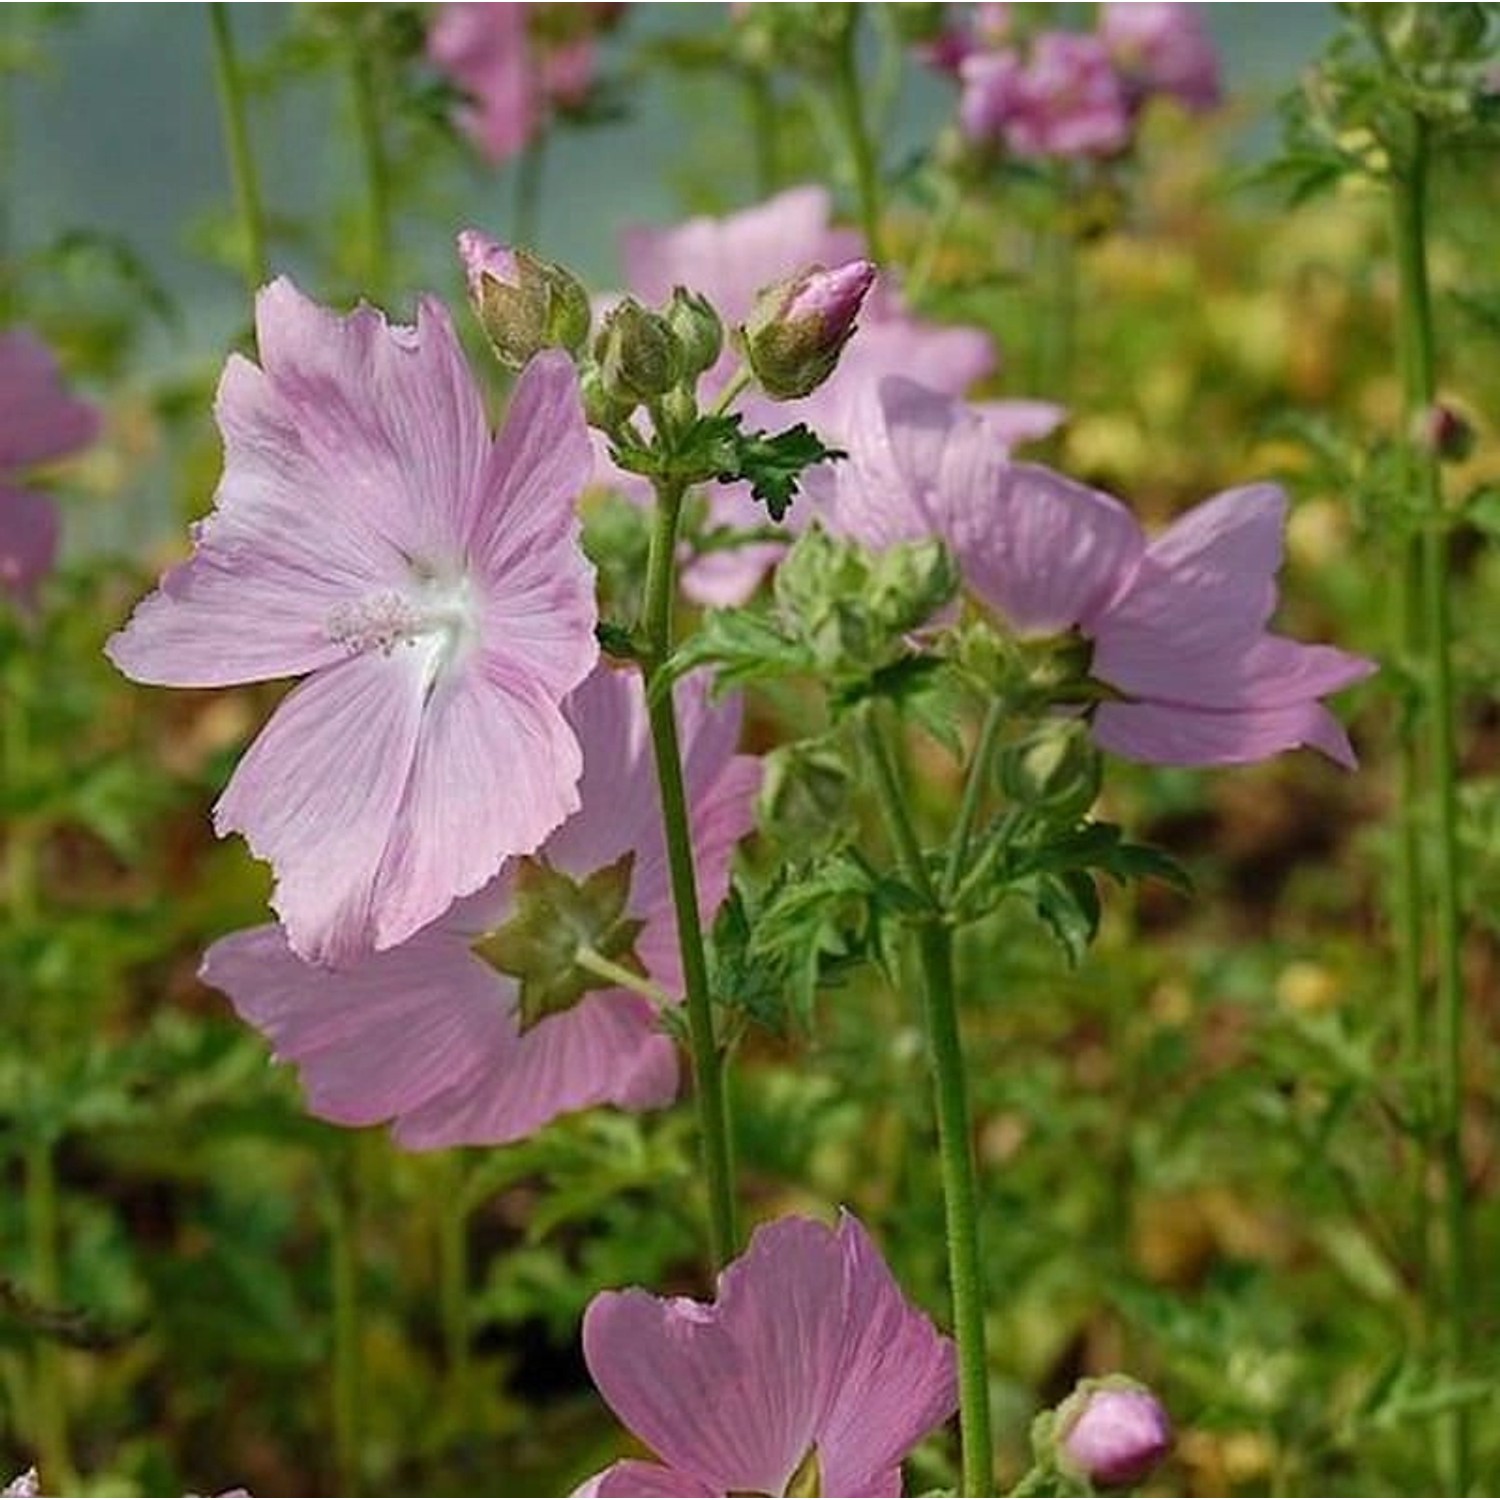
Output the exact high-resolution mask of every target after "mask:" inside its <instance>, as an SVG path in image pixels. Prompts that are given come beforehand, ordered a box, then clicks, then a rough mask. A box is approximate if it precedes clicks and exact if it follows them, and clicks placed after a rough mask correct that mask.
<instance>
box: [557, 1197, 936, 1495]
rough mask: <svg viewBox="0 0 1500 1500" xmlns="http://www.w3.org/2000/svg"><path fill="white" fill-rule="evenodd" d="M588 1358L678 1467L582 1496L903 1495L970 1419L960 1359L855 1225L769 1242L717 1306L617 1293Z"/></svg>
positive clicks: (595, 1314)
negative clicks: (905, 1483) (960, 1421)
mask: <svg viewBox="0 0 1500 1500" xmlns="http://www.w3.org/2000/svg"><path fill="white" fill-rule="evenodd" d="M583 1353H584V1358H585V1359H586V1360H587V1361H588V1366H589V1371H590V1373H591V1374H592V1375H593V1377H594V1383H595V1384H596V1385H597V1386H598V1387H599V1390H600V1393H601V1394H602V1395H603V1397H604V1399H605V1400H606V1401H607V1402H608V1403H609V1404H610V1406H611V1407H613V1408H614V1411H615V1414H616V1415H617V1416H618V1417H619V1418H620V1420H621V1421H622V1422H624V1423H625V1425H626V1426H627V1427H628V1428H629V1429H630V1430H631V1431H632V1432H633V1433H634V1434H635V1435H636V1437H638V1438H640V1439H641V1441H642V1442H644V1443H647V1444H648V1445H649V1446H650V1447H651V1448H653V1449H654V1450H655V1451H656V1453H657V1454H658V1455H659V1456H660V1457H661V1458H662V1459H663V1460H664V1465H663V1464H652V1463H642V1462H639V1461H636V1460H626V1461H625V1462H623V1463H617V1464H614V1465H612V1466H611V1467H610V1468H608V1469H606V1470H604V1472H603V1473H602V1474H598V1475H595V1476H594V1478H592V1479H591V1480H589V1481H588V1482H587V1483H586V1484H585V1485H583V1486H582V1487H581V1488H580V1489H579V1490H578V1493H579V1494H581V1495H785V1494H787V1493H788V1492H789V1491H788V1485H789V1484H790V1483H791V1481H792V1480H793V1478H794V1476H795V1477H796V1479H797V1480H798V1481H799V1488H797V1489H796V1490H795V1491H792V1493H796V1494H816V1495H899V1494H900V1493H901V1460H902V1459H903V1458H905V1457H906V1455H907V1454H908V1453H909V1452H910V1451H911V1450H912V1448H914V1447H915V1446H916V1444H917V1443H918V1441H919V1440H920V1439H921V1438H922V1437H923V1436H924V1435H925V1434H926V1433H928V1432H930V1431H931V1430H932V1428H934V1427H935V1426H937V1425H938V1423H940V1422H944V1421H946V1420H947V1419H948V1417H950V1416H951V1415H952V1413H953V1411H954V1409H955V1407H956V1406H957V1394H956V1384H955V1371H954V1357H953V1346H952V1344H951V1343H950V1342H949V1341H948V1340H947V1339H945V1338H943V1337H941V1336H940V1335H939V1334H938V1333H937V1332H936V1331H935V1330H934V1328H933V1326H932V1324H931V1323H930V1322H929V1321H928V1320H927V1319H926V1318H925V1317H924V1316H923V1315H922V1314H921V1313H919V1312H917V1311H916V1310H915V1309H914V1308H912V1307H911V1306H910V1305H909V1304H908V1303H907V1302H906V1300H905V1299H904V1298H903V1297H902V1295H901V1290H900V1288H899V1287H898V1286H897V1285H896V1282H895V1280H894V1279H893V1278H892V1276H891V1273H890V1271H889V1270H888V1269H887V1267H886V1265H885V1262H884V1261H883V1260H882V1259H881V1257H880V1252H879V1251H878V1250H877V1249H876V1248H875V1245H874V1243H873V1241H872V1240H871V1239H870V1237H869V1235H868V1234H867V1233H866V1231H865V1229H864V1227H863V1226H862V1225H861V1224H860V1222H859V1220H858V1219H856V1218H854V1217H853V1216H852V1215H850V1214H847V1213H845V1214H842V1215H840V1217H839V1225H838V1229H837V1230H836V1231H835V1230H831V1229H828V1228H826V1227H825V1226H824V1225H822V1224H818V1223H815V1222H814V1221H813V1220H811V1219H800V1218H787V1219H779V1220H777V1221H776V1222H775V1223H774V1224H769V1225H766V1226H764V1227H762V1228H761V1229H759V1230H757V1231H756V1234H755V1236H754V1238H753V1239H752V1240H751V1242H750V1248H749V1249H748V1250H746V1252H745V1253H744V1254H743V1255H742V1256H741V1257H740V1258H739V1259H738V1260H737V1261H735V1263H734V1264H733V1265H731V1266H730V1267H729V1268H728V1270H726V1271H725V1272H724V1274H723V1275H722V1276H720V1278H719V1286H718V1297H717V1298H716V1299H715V1301H713V1302H712V1303H708V1304H705V1303H702V1302H694V1301H691V1300H689V1299H688V1298H686V1297H653V1296H651V1295H650V1294H649V1293H647V1292H643V1291H639V1290H635V1289H632V1290H630V1291H626V1292H601V1293H600V1294H599V1295H598V1296H597V1297H595V1298H594V1300H593V1301H592V1302H591V1303H590V1304H589V1308H588V1311H587V1312H586V1313H585V1314H584V1319H583ZM806 1478H811V1479H812V1481H813V1485H812V1487H811V1488H809V1489H803V1488H801V1487H800V1483H801V1481H802V1480H804V1479H806Z"/></svg>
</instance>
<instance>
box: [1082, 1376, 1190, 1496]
mask: <svg viewBox="0 0 1500 1500" xmlns="http://www.w3.org/2000/svg"><path fill="white" fill-rule="evenodd" d="M1056 1434H1057V1448H1058V1453H1059V1456H1060V1457H1061V1458H1062V1461H1063V1463H1064V1465H1065V1466H1066V1467H1067V1468H1068V1469H1070V1470H1071V1471H1072V1472H1073V1473H1074V1474H1076V1475H1078V1476H1079V1477H1080V1478H1082V1479H1084V1480H1085V1481H1087V1482H1088V1483H1089V1484H1090V1485H1103V1486H1106V1487H1109V1488H1114V1487H1117V1486H1121V1485H1131V1484H1138V1483H1139V1482H1140V1481H1141V1480H1142V1479H1144V1478H1145V1477H1146V1475H1148V1474H1149V1473H1150V1472H1151V1471H1152V1469H1154V1468H1155V1467H1156V1466H1157V1464H1159V1463H1160V1462H1161V1461H1162V1459H1164V1458H1165V1457H1166V1456H1167V1454H1168V1453H1170V1452H1171V1450H1172V1423H1171V1420H1170V1419H1169V1418H1168V1416H1167V1413H1166V1409H1165V1408H1164V1407H1163V1406H1162V1404H1161V1402H1160V1401H1158V1400H1157V1399H1156V1397H1155V1396H1153V1395H1152V1394H1151V1392H1150V1391H1149V1390H1147V1389H1146V1387H1145V1386H1143V1385H1137V1384H1136V1382H1135V1381H1133V1380H1127V1379H1125V1378H1124V1377H1123V1376H1119V1375H1115V1376H1110V1377H1109V1378H1107V1379H1105V1380H1088V1381H1085V1382H1084V1383H1083V1384H1082V1385H1080V1386H1079V1388H1078V1389H1077V1390H1076V1391H1074V1393H1073V1394H1072V1395H1071V1396H1069V1397H1068V1399H1067V1400H1066V1401H1065V1402H1063V1404H1062V1405H1061V1406H1060V1407H1059V1408H1058V1411H1057V1425H1056Z"/></svg>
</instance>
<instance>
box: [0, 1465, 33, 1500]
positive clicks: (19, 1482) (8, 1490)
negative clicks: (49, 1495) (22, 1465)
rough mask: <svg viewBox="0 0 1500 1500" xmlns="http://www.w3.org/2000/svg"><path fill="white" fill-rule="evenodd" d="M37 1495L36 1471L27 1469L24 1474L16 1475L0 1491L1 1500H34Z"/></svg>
mask: <svg viewBox="0 0 1500 1500" xmlns="http://www.w3.org/2000/svg"><path fill="white" fill-rule="evenodd" d="M39 1493H40V1491H39V1489H38V1480H37V1473H36V1470H35V1469H27V1471H26V1472H25V1473H24V1474H17V1475H16V1477H15V1478H14V1479H12V1480H11V1482H10V1483H9V1484H8V1485H6V1486H5V1488H4V1489H3V1490H0V1497H3V1500H36V1496H37V1495H38V1494H39Z"/></svg>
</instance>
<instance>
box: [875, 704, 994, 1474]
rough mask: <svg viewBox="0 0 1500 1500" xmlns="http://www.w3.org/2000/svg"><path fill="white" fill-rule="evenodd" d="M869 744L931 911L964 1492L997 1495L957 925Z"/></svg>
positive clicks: (889, 817) (927, 986)
mask: <svg viewBox="0 0 1500 1500" xmlns="http://www.w3.org/2000/svg"><path fill="white" fill-rule="evenodd" d="M865 733H866V743H867V746H868V749H869V755H870V763H871V765H872V766H873V768H874V771H875V784H876V787H877V789H878V791H879V794H880V802H881V807H882V809H883V811H884V814H885V820H886V826H887V828H888V829H889V831H890V836H891V842H892V843H893V844H894V845H895V848H896V855H897V858H898V859H899V861H900V864H901V868H902V871H903V873H904V874H905V876H906V879H907V881H908V882H909V883H910V884H911V885H912V886H913V888H914V889H915V890H916V891H917V892H918V893H919V894H920V895H922V896H923V897H925V898H926V899H927V901H928V902H929V903H930V905H931V914H930V915H929V916H928V917H927V918H926V920H924V921H923V922H921V923H920V925H919V926H918V928H917V956H918V958H919V959H920V961H921V966H922V991H923V1004H924V1011H925V1019H926V1023H927V1049H928V1056H929V1058H930V1060H931V1063H932V1082H933V1093H934V1100H935V1105H936V1112H937V1125H938V1158H939V1166H940V1170H941V1173H942V1181H943V1208H944V1213H945V1216H946V1223H947V1233H948V1281H949V1286H950V1290H951V1293H952V1297H953V1332H954V1336H955V1339H956V1340H957V1343H958V1401H959V1427H960V1430H961V1433H962V1436H963V1481H964V1482H963V1493H964V1494H965V1495H992V1494H993V1493H994V1492H995V1474H994V1457H993V1449H992V1442H991V1437H990V1394H989V1359H988V1356H987V1354H986V1352H985V1330H984V1300H985V1299H984V1277H983V1273H982V1270H981V1261H980V1258H979V1190H978V1180H977V1173H976V1171H975V1166H974V1145H973V1140H972V1137H971V1134H970V1128H969V1103H968V1086H967V1084H966V1082H965V1079H964V1053H963V1039H962V1037H961V1035H960V1033H959V1025H958V998H957V994H956V992H955V988H954V981H953V929H952V928H951V927H950V926H949V925H948V923H947V921H946V920H945V917H944V914H943V913H942V912H941V911H940V910H939V907H938V902H939V900H940V896H939V892H938V891H937V889H936V888H935V887H934V885H933V883H932V879H931V877H930V875H929V874H928V871H927V861H926V859H925V857H924V855H923V853H922V846H921V843H920V842H919V841H918V839H917V835H916V831H915V829H914V828H913V827H912V824H911V819H910V818H909V817H908V816H907V811H906V798H905V794H904V792H903V791H902V788H901V781H900V777H899V775H898V773H897V770H896V763H895V758H894V756H893V755H892V754H891V748H890V746H889V745H888V744H887V742H886V739H885V736H884V734H883V733H882V731H881V727H880V724H879V722H878V721H877V720H876V718H875V708H874V707H872V709H871V710H870V711H869V712H868V713H867V715H866V718H865Z"/></svg>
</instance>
